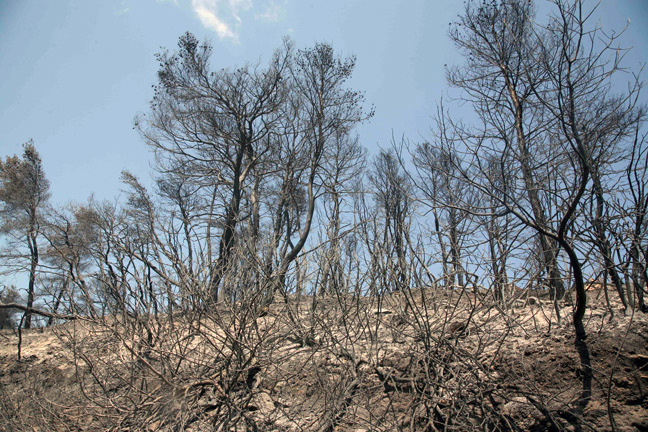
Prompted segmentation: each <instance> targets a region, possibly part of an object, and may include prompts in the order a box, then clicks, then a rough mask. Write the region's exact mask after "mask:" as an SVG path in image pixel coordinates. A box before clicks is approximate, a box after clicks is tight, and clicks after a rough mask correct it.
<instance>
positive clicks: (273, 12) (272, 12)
mask: <svg viewBox="0 0 648 432" xmlns="http://www.w3.org/2000/svg"><path fill="white" fill-rule="evenodd" d="M281 11H282V8H281V6H280V5H279V4H278V3H277V2H275V1H272V0H271V1H269V2H268V4H267V5H266V8H265V10H264V11H263V12H261V13H258V14H256V15H255V16H254V19H256V20H260V21H269V22H277V21H279V17H280V16H281Z"/></svg>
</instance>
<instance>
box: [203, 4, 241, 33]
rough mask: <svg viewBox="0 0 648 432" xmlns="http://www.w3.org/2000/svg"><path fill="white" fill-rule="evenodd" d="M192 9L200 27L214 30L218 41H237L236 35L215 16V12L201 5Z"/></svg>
mask: <svg viewBox="0 0 648 432" xmlns="http://www.w3.org/2000/svg"><path fill="white" fill-rule="evenodd" d="M192 3H197V2H192ZM193 9H194V12H196V15H198V18H199V19H200V22H201V23H202V25H204V26H205V27H207V28H208V29H211V30H214V31H215V32H216V34H218V37H219V38H220V39H233V40H237V39H238V34H236V33H234V31H232V28H231V27H230V26H229V25H227V24H226V23H225V22H224V21H223V20H221V19H220V18H219V17H218V16H217V15H216V12H217V11H215V10H213V9H208V8H207V7H205V6H202V5H194V6H193Z"/></svg>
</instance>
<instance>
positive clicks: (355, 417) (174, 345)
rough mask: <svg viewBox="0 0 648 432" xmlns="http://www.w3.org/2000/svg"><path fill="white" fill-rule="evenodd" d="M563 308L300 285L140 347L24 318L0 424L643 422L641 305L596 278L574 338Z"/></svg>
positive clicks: (478, 426) (3, 368)
mask: <svg viewBox="0 0 648 432" xmlns="http://www.w3.org/2000/svg"><path fill="white" fill-rule="evenodd" d="M561 306H562V307H561V314H562V315H563V316H562V319H561V321H560V323H559V322H558V320H557V317H556V314H555V311H554V308H553V303H552V302H550V301H548V300H546V299H538V298H535V297H532V298H530V299H529V298H528V297H527V298H524V299H521V300H517V301H512V302H510V305H509V306H508V307H506V308H503V307H501V306H498V305H497V304H495V303H494V302H492V301H491V300H490V299H489V298H488V295H485V294H480V293H469V292H465V293H458V292H452V293H444V292H427V293H426V292H417V293H412V294H407V295H405V294H397V295H393V296H390V297H388V298H384V299H382V301H380V302H379V301H377V300H375V299H357V298H354V297H352V296H347V297H337V298H328V299H322V300H319V301H317V303H316V304H315V305H314V304H313V299H311V298H307V297H304V298H300V299H298V298H294V297H291V298H289V299H282V301H279V302H277V303H276V304H273V305H272V306H271V307H270V309H269V310H268V311H266V313H264V314H261V315H263V316H260V317H258V318H257V317H256V316H255V317H253V319H252V320H247V321H244V320H242V319H241V320H237V319H238V318H237V317H236V316H235V315H234V314H236V313H237V312H236V311H235V310H234V309H231V310H230V312H227V311H226V310H225V311H221V312H219V313H214V314H212V315H205V316H201V317H200V318H199V320H198V321H196V320H194V319H193V318H192V319H191V320H189V319H185V318H184V317H173V318H168V317H167V319H166V320H164V321H163V322H158V324H157V325H155V326H153V325H150V326H148V327H147V326H144V327H142V328H145V329H149V330H150V329H154V330H155V331H154V332H153V333H154V336H155V338H157V340H158V342H156V343H152V344H150V347H154V348H151V349H149V350H148V351H146V352H145V353H144V354H142V353H141V351H137V350H138V349H140V348H141V346H143V345H142V344H141V341H142V340H143V339H144V336H142V335H143V334H149V336H150V333H146V332H144V331H143V330H141V328H140V327H137V326H134V325H133V326H131V327H129V325H131V324H128V323H127V322H126V321H124V322H120V320H118V319H114V320H103V321H100V322H98V321H84V320H78V321H75V322H68V323H65V324H60V325H58V326H54V327H51V328H46V329H33V330H29V331H23V332H22V342H21V346H20V350H21V353H20V354H21V358H20V359H19V358H18V356H17V353H18V348H17V347H18V334H17V333H16V332H13V331H2V333H1V334H0V412H1V414H0V430H3V431H14V430H15V431H22V430H24V431H27V430H29V431H46V430H56V431H58V430H61V431H63V430H70V431H76V430H84V431H94V430H149V431H158V430H159V431H162V430H164V431H167V430H168V431H171V430H190V431H202V430H258V431H356V432H359V431H370V430H371V431H374V430H375V431H393V430H403V431H405V430H407V431H435V430H502V431H505V430H511V431H516V430H518V431H552V430H553V431H562V430H565V431H579V430H592V431H608V430H616V431H624V432H625V431H627V432H630V431H648V319H647V317H646V316H645V315H644V314H641V313H639V312H636V313H628V314H625V315H624V314H623V313H622V312H621V311H620V310H619V307H618V306H619V305H618V304H613V305H612V307H613V310H614V312H615V313H614V316H613V318H612V319H610V316H611V315H610V313H609V310H608V308H607V306H606V302H605V299H604V296H603V295H602V293H601V292H600V291H590V293H589V308H588V312H587V313H588V315H587V325H586V329H587V332H588V337H587V339H586V340H585V345H584V346H577V345H576V343H575V335H574V331H573V327H572V325H571V317H570V312H571V306H569V305H568V304H562V305H561ZM240 312H241V310H239V311H238V313H240ZM129 329H130V330H129ZM138 329H139V330H138ZM147 332H148V330H147ZM237 335H238V336H237ZM149 342H150V341H149ZM136 346H137V347H140V348H137V349H135V347H136ZM147 346H149V345H147ZM583 363H585V364H583ZM587 363H589V364H587ZM588 367H591V372H592V373H591V380H589V379H587V376H588V374H587V373H586V372H587V371H586V368H588Z"/></svg>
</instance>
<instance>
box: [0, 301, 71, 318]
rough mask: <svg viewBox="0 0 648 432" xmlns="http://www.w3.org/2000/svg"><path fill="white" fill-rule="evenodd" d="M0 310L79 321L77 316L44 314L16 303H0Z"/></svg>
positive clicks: (41, 311)
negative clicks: (19, 311)
mask: <svg viewBox="0 0 648 432" xmlns="http://www.w3.org/2000/svg"><path fill="white" fill-rule="evenodd" d="M0 309H18V310H21V311H23V312H27V313H31V314H34V315H40V316H44V317H46V318H54V319H63V320H68V321H71V320H76V319H79V316H77V315H62V314H57V313H52V312H46V311H44V310H40V309H35V308H31V307H27V306H23V305H20V304H17V303H0Z"/></svg>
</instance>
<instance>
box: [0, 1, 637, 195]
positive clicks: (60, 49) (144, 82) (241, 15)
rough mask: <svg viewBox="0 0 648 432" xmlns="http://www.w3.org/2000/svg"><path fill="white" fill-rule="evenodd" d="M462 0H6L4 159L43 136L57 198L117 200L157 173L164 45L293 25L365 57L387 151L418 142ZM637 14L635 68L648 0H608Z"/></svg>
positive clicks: (252, 53)
mask: <svg viewBox="0 0 648 432" xmlns="http://www.w3.org/2000/svg"><path fill="white" fill-rule="evenodd" d="M462 4H463V2H462V1H459V0H407V1H386V0H373V1H366V0H345V1H340V0H328V1H315V0H175V1H174V0H164V1H163V0H112V1H108V0H0V131H1V132H0V157H4V156H7V155H13V154H20V153H21V151H22V150H21V145H22V143H24V142H26V141H27V140H29V139H30V138H33V139H34V142H35V145H36V147H37V149H38V150H39V152H40V153H41V156H42V158H43V161H44V166H45V170H46V174H47V176H48V178H49V179H50V181H51V184H52V195H53V196H52V201H53V203H54V204H57V205H60V204H64V203H66V202H68V201H77V202H82V201H85V200H86V199H87V197H88V196H90V194H92V193H94V194H95V196H96V198H97V199H109V200H112V199H114V198H115V197H117V195H118V194H119V191H120V188H121V186H120V184H119V176H120V173H121V171H122V170H124V169H126V170H129V171H131V172H133V173H135V174H137V175H139V176H140V177H142V178H147V177H148V176H149V172H150V168H149V163H150V161H151V157H150V154H149V152H148V150H147V148H146V146H145V145H144V143H143V142H142V140H141V139H140V137H139V136H138V134H137V133H136V132H135V131H134V130H133V118H134V116H135V115H136V114H138V113H142V112H146V111H147V108H148V101H149V100H150V98H151V96H152V94H153V92H152V88H151V85H152V84H154V83H155V79H156V70H157V63H156V61H155V58H154V54H155V53H156V52H159V51H160V49H161V48H162V47H167V48H169V49H171V50H172V49H174V47H175V46H176V43H177V40H178V37H179V36H180V35H182V34H183V33H184V32H186V31H190V32H192V33H194V34H195V35H196V36H197V37H198V38H199V39H208V40H210V41H211V43H212V45H213V46H214V54H213V57H212V65H213V67H214V68H223V67H234V66H236V65H241V64H244V63H246V62H255V61H257V60H261V61H264V60H266V59H268V58H269V57H270V56H271V54H272V51H273V50H274V49H275V48H277V47H279V46H280V44H281V39H282V37H284V36H286V35H289V36H290V37H292V38H293V40H294V41H295V43H296V44H297V46H298V47H306V46H311V45H312V44H313V43H315V42H321V41H324V42H330V43H331V44H332V45H333V47H334V48H335V49H336V50H338V51H339V52H341V53H343V54H346V55H348V54H355V55H356V56H357V67H356V72H355V75H354V79H353V81H352V82H351V83H350V84H351V85H352V86H353V87H354V88H355V89H357V90H363V91H365V94H366V98H367V101H368V103H369V104H372V105H373V106H374V107H375V110H376V115H375V117H374V118H373V119H372V120H371V121H370V122H369V123H367V124H365V125H363V126H362V127H361V128H360V129H359V133H360V138H361V141H362V143H363V144H364V145H365V146H366V147H368V148H369V149H370V151H375V150H376V149H377V148H378V146H387V145H388V144H389V142H390V139H391V136H392V133H393V134H394V135H395V136H397V137H400V136H402V135H405V136H406V137H407V138H409V139H411V140H414V141H417V140H420V139H422V138H421V137H423V136H427V135H428V132H427V131H428V129H429V127H430V126H431V124H432V122H431V120H430V115H432V114H433V113H434V111H435V109H436V108H435V107H436V102H437V101H438V100H439V98H440V97H441V96H442V95H443V92H444V90H445V89H446V88H447V85H446V82H445V69H444V65H446V64H448V65H452V64H457V63H460V62H461V61H462V60H461V57H459V56H458V55H457V53H456V52H455V50H454V48H453V47H452V46H451V45H450V43H449V40H448V38H447V30H448V24H449V23H450V22H451V21H453V20H454V17H456V15H457V14H458V13H459V12H460V10H461V8H462ZM628 18H631V20H632V23H631V24H630V28H629V29H628V31H627V33H626V34H625V35H624V39H623V42H624V44H625V45H626V46H630V45H632V46H635V50H634V51H633V53H632V55H631V56H630V57H629V58H628V65H629V66H631V67H635V68H636V67H638V65H639V63H640V62H642V61H645V60H646V59H648V26H647V25H646V23H647V22H648V1H646V0H625V1H622V0H618V1H612V0H603V2H602V4H601V6H600V15H599V18H598V19H600V20H601V21H602V25H603V26H604V28H608V29H611V28H617V29H618V28H620V27H621V26H623V25H625V23H626V21H627V19H628Z"/></svg>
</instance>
